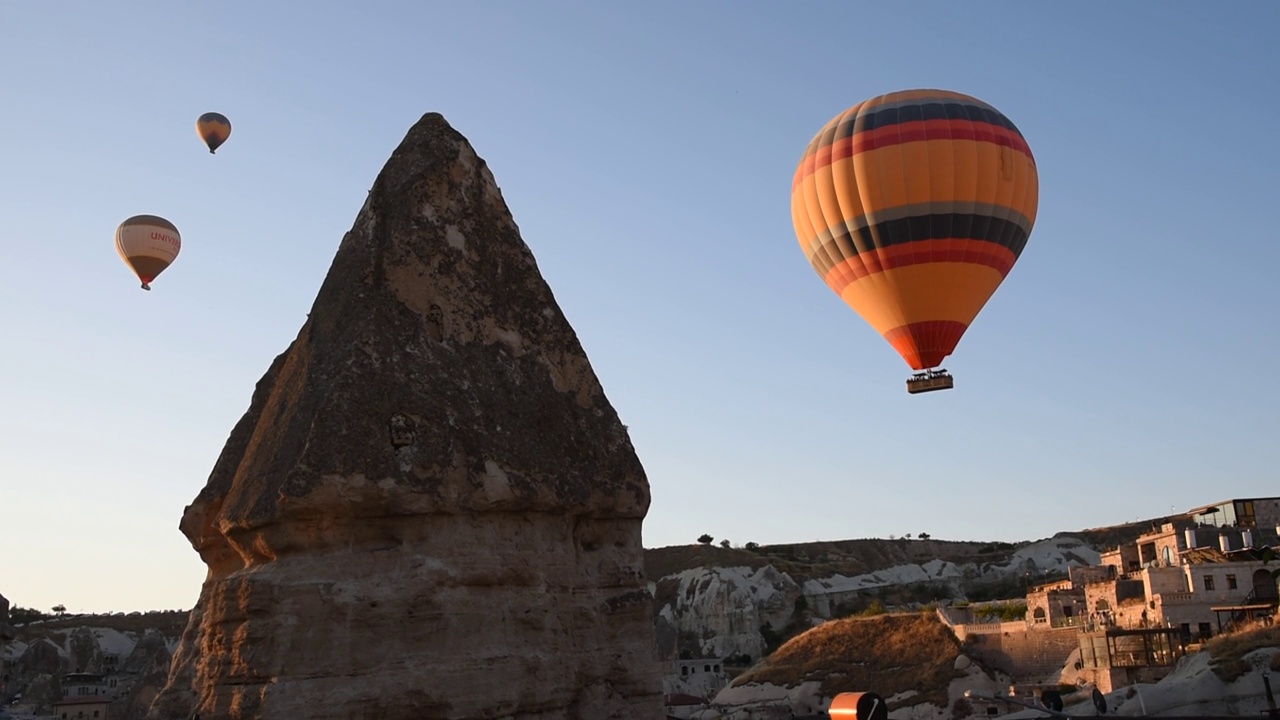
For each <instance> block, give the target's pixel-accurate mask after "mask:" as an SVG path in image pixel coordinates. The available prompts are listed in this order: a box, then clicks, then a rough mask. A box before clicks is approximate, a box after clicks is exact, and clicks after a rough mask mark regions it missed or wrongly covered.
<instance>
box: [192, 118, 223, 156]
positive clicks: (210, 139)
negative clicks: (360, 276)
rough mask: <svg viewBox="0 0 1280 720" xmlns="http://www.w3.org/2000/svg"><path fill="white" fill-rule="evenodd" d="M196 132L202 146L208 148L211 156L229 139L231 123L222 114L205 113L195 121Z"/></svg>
mask: <svg viewBox="0 0 1280 720" xmlns="http://www.w3.org/2000/svg"><path fill="white" fill-rule="evenodd" d="M196 132H197V133H198V134H199V135H200V139H201V140H204V144H205V145H208V146H209V153H210V154H213V152H214V151H215V150H217V149H218V148H219V147H220V146H221V145H222V143H224V142H226V141H227V138H229V137H231V121H230V120H228V119H227V116H226V115H223V114H222V113H216V112H207V113H205V114H203V115H201V116H200V117H199V119H197V120H196Z"/></svg>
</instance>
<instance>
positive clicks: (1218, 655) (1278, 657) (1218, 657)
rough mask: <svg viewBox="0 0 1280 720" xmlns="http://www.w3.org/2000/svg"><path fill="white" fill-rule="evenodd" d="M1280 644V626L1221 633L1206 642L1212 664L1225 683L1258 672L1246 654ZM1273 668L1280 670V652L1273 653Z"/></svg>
mask: <svg viewBox="0 0 1280 720" xmlns="http://www.w3.org/2000/svg"><path fill="white" fill-rule="evenodd" d="M1274 647H1280V627H1277V626H1274V625H1273V626H1271V627H1258V628H1254V629H1250V630H1244V631H1242V632H1238V633H1232V634H1230V635H1219V636H1218V637H1215V638H1212V639H1210V640H1209V642H1207V643H1205V649H1206V650H1208V651H1209V662H1210V665H1209V667H1210V668H1212V669H1213V672H1214V674H1216V675H1217V676H1218V677H1220V678H1222V681H1223V682H1234V681H1235V680H1238V679H1239V678H1241V677H1243V676H1244V675H1246V674H1248V673H1251V672H1255V669H1254V667H1253V665H1251V664H1250V663H1249V662H1248V661H1246V660H1245V659H1244V656H1245V655H1248V654H1249V653H1251V652H1253V651H1254V650H1257V649H1259V648H1274ZM1271 669H1272V670H1273V671H1280V653H1276V654H1274V655H1272V656H1271Z"/></svg>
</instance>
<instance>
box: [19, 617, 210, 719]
mask: <svg viewBox="0 0 1280 720" xmlns="http://www.w3.org/2000/svg"><path fill="white" fill-rule="evenodd" d="M186 619H187V613H186V612H182V611H176V610H175V611H163V612H153V613H130V614H128V615H126V614H124V613H115V614H110V615H78V616H68V617H57V618H53V619H48V620H40V621H36V622H31V623H27V624H24V625H19V626H17V627H16V631H17V632H16V634H17V639H15V640H13V641H11V642H9V643H7V644H6V645H4V646H3V647H2V648H0V656H2V657H3V658H4V666H5V675H6V677H7V683H5V685H4V687H5V691H4V693H3V698H0V699H2V700H3V702H2V703H0V705H6V704H11V703H12V704H13V709H14V710H15V711H18V712H23V713H30V714H34V715H47V714H50V713H52V712H53V703H54V702H55V701H56V700H58V699H59V698H61V697H62V694H63V693H62V686H63V684H64V681H65V680H66V679H67V676H68V674H70V673H89V674H93V675H99V676H102V683H103V686H104V687H105V688H106V689H108V690H109V691H110V692H109V694H110V696H111V697H113V698H114V699H113V700H112V703H111V707H110V713H111V717H112V718H118V719H119V720H139V719H140V718H142V717H143V716H144V715H145V714H146V711H147V708H148V707H149V706H150V704H151V700H152V699H153V698H154V697H155V694H156V692H157V691H158V690H159V689H160V688H161V687H163V686H164V682H165V680H166V678H167V677H168V674H169V664H170V661H171V659H172V657H173V652H174V650H175V649H176V647H177V643H178V638H179V636H180V634H181V632H182V628H183V626H184V625H185V623H186Z"/></svg>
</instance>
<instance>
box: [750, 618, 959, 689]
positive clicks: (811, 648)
mask: <svg viewBox="0 0 1280 720" xmlns="http://www.w3.org/2000/svg"><path fill="white" fill-rule="evenodd" d="M959 655H960V643H959V642H957V641H956V638H955V635H953V634H952V633H951V630H950V629H948V628H947V627H945V626H944V625H943V624H942V623H941V622H940V621H939V620H938V619H937V617H936V616H934V615H933V614H932V613H913V614H907V615H880V616H877V617H871V618H846V619H844V620H834V621H832V622H827V623H823V624H822V625H819V626H818V627H815V628H813V629H811V630H809V631H807V632H805V633H803V634H801V635H798V636H796V637H794V638H792V639H791V640H789V641H787V642H786V643H784V644H783V645H782V647H780V648H778V650H777V651H776V652H774V653H773V655H770V656H769V657H768V658H767V659H766V660H764V661H762V662H761V663H760V664H758V665H756V666H755V667H753V668H752V669H750V670H748V671H747V672H745V673H743V674H742V675H740V676H739V677H738V678H737V679H736V680H734V682H733V684H734V685H735V686H738V685H743V684H746V683H752V682H755V683H773V684H775V685H788V686H795V685H798V684H800V683H802V682H804V681H806V680H819V681H821V682H822V692H823V694H825V695H827V696H831V695H834V694H835V693H838V692H852V691H859V690H874V692H876V693H877V694H879V695H881V696H883V697H891V696H893V695H895V694H897V693H901V692H907V691H915V692H916V693H917V695H915V696H913V697H911V698H908V699H905V700H904V702H902V703H898V704H891V705H890V709H894V708H895V707H896V706H898V705H908V704H910V705H914V704H917V703H920V702H931V703H933V704H935V705H937V706H939V707H946V706H947V701H948V698H947V686H948V685H949V684H950V683H951V680H952V678H953V677H954V676H955V661H956V658H957V657H958V656H959Z"/></svg>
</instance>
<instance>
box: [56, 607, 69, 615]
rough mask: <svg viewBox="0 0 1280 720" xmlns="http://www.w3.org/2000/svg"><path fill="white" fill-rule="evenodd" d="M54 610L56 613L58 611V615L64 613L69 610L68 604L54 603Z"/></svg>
mask: <svg viewBox="0 0 1280 720" xmlns="http://www.w3.org/2000/svg"><path fill="white" fill-rule="evenodd" d="M53 611H54V612H55V613H57V614H58V615H63V614H65V613H66V612H67V606H66V605H54V606H53Z"/></svg>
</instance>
